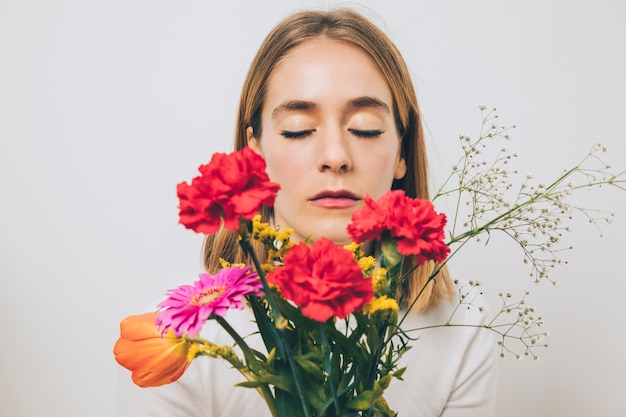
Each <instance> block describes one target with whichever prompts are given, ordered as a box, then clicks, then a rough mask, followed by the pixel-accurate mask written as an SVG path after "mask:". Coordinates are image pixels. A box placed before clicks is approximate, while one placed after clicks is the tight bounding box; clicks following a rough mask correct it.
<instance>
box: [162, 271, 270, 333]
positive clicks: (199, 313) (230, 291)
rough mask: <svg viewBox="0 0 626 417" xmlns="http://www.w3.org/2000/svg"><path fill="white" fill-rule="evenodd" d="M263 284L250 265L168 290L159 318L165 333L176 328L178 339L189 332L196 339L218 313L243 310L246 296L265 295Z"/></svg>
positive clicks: (207, 275) (208, 275) (203, 275)
mask: <svg viewBox="0 0 626 417" xmlns="http://www.w3.org/2000/svg"><path fill="white" fill-rule="evenodd" d="M261 288H262V283H261V281H260V280H259V278H258V275H257V274H256V272H254V271H252V270H251V267H250V266H247V267H240V266H235V267H231V268H224V269H222V270H220V271H219V272H218V273H217V274H215V275H211V274H200V279H199V280H198V281H196V282H194V283H193V285H182V286H180V287H178V288H176V289H174V290H169V291H168V298H167V300H165V301H163V302H162V303H160V304H159V307H161V308H165V310H163V311H161V312H160V313H159V315H158V316H157V319H156V324H157V326H159V327H160V328H161V333H162V334H163V333H165V332H167V331H168V330H169V329H170V328H172V329H174V333H175V334H176V336H177V337H180V336H181V335H183V334H184V333H188V334H189V337H195V336H196V334H198V332H199V331H200V329H201V328H202V325H203V324H204V323H205V322H206V321H207V320H208V319H209V318H210V317H211V315H213V314H215V315H216V316H224V314H226V311H228V309H231V308H238V309H242V308H243V307H244V297H245V296H247V295H262V290H261Z"/></svg>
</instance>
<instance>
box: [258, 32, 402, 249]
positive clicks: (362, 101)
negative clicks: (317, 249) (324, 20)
mask: <svg viewBox="0 0 626 417" xmlns="http://www.w3.org/2000/svg"><path fill="white" fill-rule="evenodd" d="M393 111H394V107H393V98H392V95H391V90H390V89H389V86H388V85H387V82H386V80H385V78H384V77H383V75H382V73H381V72H380V70H379V69H378V67H377V66H376V64H375V63H374V62H373V61H372V59H371V58H370V57H369V56H368V55H366V54H365V53H364V52H363V51H362V50H361V49H359V48H357V47H355V46H353V45H350V44H348V43H344V42H338V41H333V40H329V39H325V38H318V39H313V40H309V41H306V42H305V43H303V44H301V45H299V46H298V47H296V48H294V49H293V50H292V51H290V52H289V53H288V54H287V55H286V56H285V57H284V59H283V60H282V61H281V62H280V63H279V64H278V65H277V66H276V68H275V69H274V71H273V72H272V74H271V75H270V77H269V80H268V85H267V92H266V97H265V101H264V103H263V110H262V114H261V117H262V119H261V123H262V126H263V129H262V135H261V137H260V138H255V137H254V132H252V129H251V128H248V144H249V145H250V146H251V147H252V148H253V149H255V150H256V151H257V152H259V153H260V154H261V155H262V156H263V157H264V158H265V162H266V164H267V172H268V174H269V176H270V178H271V179H272V181H276V182H278V183H279V184H280V186H281V190H280V191H279V192H278V196H277V198H276V202H275V205H274V220H275V225H276V226H278V227H280V228H286V227H291V228H293V229H294V233H293V235H292V240H294V241H302V240H304V239H305V238H307V237H308V236H311V237H312V239H313V240H315V239H318V238H320V237H322V236H325V237H328V238H330V239H332V240H333V241H335V242H336V243H340V244H342V243H349V241H350V239H349V237H348V234H347V231H346V226H347V225H348V223H349V222H350V219H351V215H352V212H353V211H354V210H356V209H358V208H360V207H361V206H362V205H363V197H365V195H370V196H371V197H372V198H378V197H380V196H381V195H382V194H384V193H385V192H386V191H388V190H389V189H390V188H391V184H392V182H393V179H394V178H396V179H399V178H402V177H403V176H404V175H405V173H406V165H405V161H404V159H403V158H401V156H400V138H399V135H398V129H397V127H396V123H395V117H394V113H393Z"/></svg>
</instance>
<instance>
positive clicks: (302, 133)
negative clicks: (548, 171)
mask: <svg viewBox="0 0 626 417" xmlns="http://www.w3.org/2000/svg"><path fill="white" fill-rule="evenodd" d="M313 132H315V129H309V130H298V131H295V132H294V131H290V130H283V131H282V132H280V134H281V136H283V137H284V138H285V139H299V138H303V137H306V136H309V135H310V134H311V133H313Z"/></svg>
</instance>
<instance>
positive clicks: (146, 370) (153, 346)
mask: <svg viewBox="0 0 626 417" xmlns="http://www.w3.org/2000/svg"><path fill="white" fill-rule="evenodd" d="M157 314H158V313H157V312H152V313H145V314H140V315H136V316H129V317H126V318H125V319H124V320H122V322H121V323H120V330H121V335H120V338H119V339H118V340H117V343H115V347H114V348H113V353H114V354H115V360H116V361H117V363H119V364H120V365H122V366H123V367H124V368H126V369H129V370H130V371H132V378H133V382H134V383H135V384H137V385H139V386H140V387H143V388H146V387H158V386H160V385H165V384H169V383H170V382H174V381H176V380H177V379H178V378H180V377H181V376H182V375H183V374H184V373H185V371H186V370H187V367H188V366H189V364H190V363H191V360H192V359H188V358H187V352H188V351H189V345H190V342H189V341H186V340H185V339H184V338H182V337H176V336H175V335H174V332H173V330H171V329H170V331H168V332H167V333H165V334H163V336H161V333H160V332H159V329H158V328H157V326H156V324H155V321H156V316H157Z"/></svg>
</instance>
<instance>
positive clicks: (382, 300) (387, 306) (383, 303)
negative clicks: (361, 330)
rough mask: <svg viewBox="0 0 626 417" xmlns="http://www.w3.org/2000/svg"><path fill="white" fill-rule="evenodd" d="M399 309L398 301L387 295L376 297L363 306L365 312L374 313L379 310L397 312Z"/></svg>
mask: <svg viewBox="0 0 626 417" xmlns="http://www.w3.org/2000/svg"><path fill="white" fill-rule="evenodd" d="M398 309H399V307H398V302H397V301H396V300H394V299H393V298H389V297H387V296H386V295H383V296H382V297H378V298H375V299H374V300H372V301H371V302H370V303H369V304H367V305H366V306H365V307H363V312H364V313H365V314H374V313H376V312H378V311H392V312H397V311H398Z"/></svg>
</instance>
